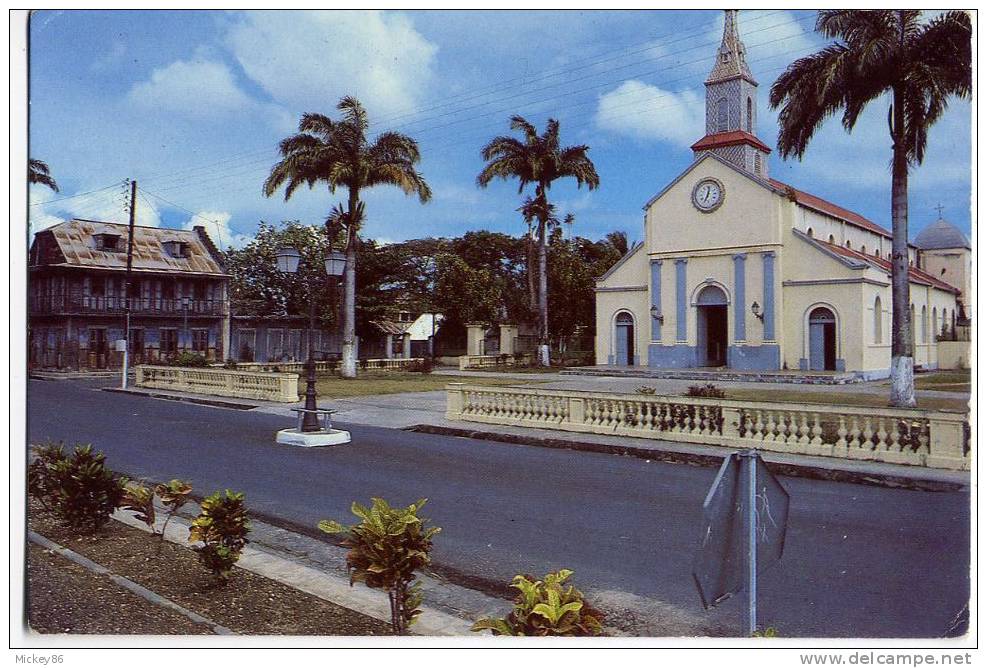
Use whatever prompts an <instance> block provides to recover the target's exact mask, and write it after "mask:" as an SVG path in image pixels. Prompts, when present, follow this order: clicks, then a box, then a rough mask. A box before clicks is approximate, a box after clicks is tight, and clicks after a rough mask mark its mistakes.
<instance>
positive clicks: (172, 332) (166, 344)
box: [161, 328, 178, 356]
mask: <svg viewBox="0 0 987 668" xmlns="http://www.w3.org/2000/svg"><path fill="white" fill-rule="evenodd" d="M177 352H178V330H177V329H165V328H162V329H161V354H162V355H163V356H170V355H174V354H175V353H177Z"/></svg>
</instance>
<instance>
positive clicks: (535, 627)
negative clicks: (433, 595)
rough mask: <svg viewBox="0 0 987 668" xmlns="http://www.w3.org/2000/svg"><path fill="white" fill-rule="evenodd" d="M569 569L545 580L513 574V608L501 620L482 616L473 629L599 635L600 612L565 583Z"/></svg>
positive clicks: (518, 633) (513, 633) (505, 633)
mask: <svg viewBox="0 0 987 668" xmlns="http://www.w3.org/2000/svg"><path fill="white" fill-rule="evenodd" d="M570 575H572V571H570V570H567V569H565V568H563V569H562V570H560V571H558V572H556V573H549V574H547V575H546V576H545V579H544V580H535V579H534V578H533V577H531V576H530V575H516V576H515V577H514V580H513V581H512V582H511V586H512V587H514V588H515V589H517V590H518V595H517V597H516V598H515V599H514V609H513V610H511V613H510V614H509V615H507V617H504V618H503V619H496V618H491V619H481V620H478V621H477V622H476V623H475V624H473V628H472V629H471V630H472V631H484V630H489V631H490V632H491V633H492V634H493V635H495V636H598V635H601V634H602V633H603V625H602V623H601V622H602V620H603V614H602V613H601V612H600V611H599V610H597V609H596V608H594V607H593V606H592V605H591V604H590V603H589V602H587V601H586V600H585V599H584V598H583V593H582V592H581V591H579V590H578V589H576V588H575V587H574V586H572V585H571V584H570V585H566V584H565V582H566V580H568V579H569V576H570Z"/></svg>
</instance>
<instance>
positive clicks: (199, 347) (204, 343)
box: [192, 329, 209, 355]
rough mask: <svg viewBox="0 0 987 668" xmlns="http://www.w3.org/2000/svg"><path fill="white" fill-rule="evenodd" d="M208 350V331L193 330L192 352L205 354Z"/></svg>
mask: <svg viewBox="0 0 987 668" xmlns="http://www.w3.org/2000/svg"><path fill="white" fill-rule="evenodd" d="M208 349H209V330H208V329H193V330H192V352H196V353H201V354H203V355H205V354H206V350H208Z"/></svg>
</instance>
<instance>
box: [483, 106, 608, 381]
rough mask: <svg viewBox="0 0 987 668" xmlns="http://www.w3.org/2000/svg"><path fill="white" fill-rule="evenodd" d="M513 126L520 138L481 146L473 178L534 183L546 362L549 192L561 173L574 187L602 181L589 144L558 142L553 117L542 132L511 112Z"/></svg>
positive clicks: (544, 358) (543, 360)
mask: <svg viewBox="0 0 987 668" xmlns="http://www.w3.org/2000/svg"><path fill="white" fill-rule="evenodd" d="M511 129H512V130H516V131H520V132H521V134H522V135H523V141H522V140H519V139H517V138H516V137H509V136H499V137H494V138H493V139H491V140H490V142H489V143H488V144H487V145H486V146H484V147H483V150H482V151H481V155H482V156H483V159H484V160H485V161H486V163H487V164H486V166H485V167H484V168H483V170H482V171H481V172H480V174H479V175H478V176H477V177H476V182H477V185H479V186H480V187H481V188H485V187H486V186H487V185H489V183H490V182H491V181H492V180H493V179H495V178H499V179H503V180H507V179H517V180H518V183H519V186H518V192H519V193H523V192H524V189H525V188H526V187H527V186H528V185H529V184H534V186H535V196H534V200H535V203H534V204H533V205H532V213H533V214H534V216H535V218H536V220H537V221H538V229H537V237H538V266H539V271H538V330H539V350H538V361H539V364H541V365H543V366H548V364H549V356H548V260H547V241H548V239H547V236H548V224H549V213H550V209H549V206H550V204H549V201H548V191H549V189H550V188H551V187H552V183H554V182H555V181H557V180H559V179H562V178H574V179H576V184H577V186H579V187H582V186H583V184H586V186H587V187H588V188H589V189H590V190H593V189H595V188H597V187H598V186H599V185H600V177H599V175H597V173H596V167H595V166H594V165H593V161H592V160H590V159H589V156H588V155H587V152H588V151H589V146H586V145H585V144H580V145H577V146H567V147H565V148H562V147H561V146H560V141H559V122H558V121H557V120H555V119H554V118H550V119H549V120H548V123H547V125H546V127H545V132H544V133H542V134H541V135H539V134H538V131H537V130H536V129H535V126H534V125H532V124H531V123H529V122H528V121H527V120H525V119H524V118H523V117H521V116H512V117H511Z"/></svg>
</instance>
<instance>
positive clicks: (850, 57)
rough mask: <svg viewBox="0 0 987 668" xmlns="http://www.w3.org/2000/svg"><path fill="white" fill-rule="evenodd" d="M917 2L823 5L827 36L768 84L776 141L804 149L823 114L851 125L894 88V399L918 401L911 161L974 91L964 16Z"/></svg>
mask: <svg viewBox="0 0 987 668" xmlns="http://www.w3.org/2000/svg"><path fill="white" fill-rule="evenodd" d="M919 19H920V12H918V11H914V10H867V11H855V10H828V11H821V12H819V15H818V17H817V19H816V31H817V32H820V33H822V34H823V35H825V36H826V37H828V38H830V39H834V40H836V41H834V42H833V43H832V44H830V45H829V46H827V47H826V48H824V49H822V50H821V51H818V52H817V53H814V54H812V55H810V56H806V57H805V58H801V59H799V60H797V61H795V62H794V63H792V64H791V65H790V66H789V67H788V69H787V70H786V71H785V72H784V73H783V74H782V75H781V76H780V77H779V78H778V80H777V81H775V83H774V85H773V86H772V87H771V106H772V107H773V108H778V107H781V112H780V114H779V116H778V123H779V125H780V126H781V130H780V132H779V133H778V149H779V151H780V152H781V155H782V157H788V156H792V155H794V156H796V157H798V158H801V157H802V155H803V154H804V153H805V150H806V147H807V146H808V144H809V140H810V139H811V138H812V135H813V134H814V133H815V131H816V130H818V129H819V127H820V126H821V125H822V124H823V122H824V121H825V120H826V119H827V118H828V117H829V116H830V115H831V114H835V113H836V112H838V111H842V112H843V127H844V128H845V129H846V130H847V131H848V132H849V131H850V130H852V129H853V126H854V125H855V124H856V122H857V119H858V118H859V117H860V113H861V112H862V111H863V109H864V107H866V106H867V104H868V103H869V102H872V101H874V100H878V99H880V98H884V96H885V95H887V94H889V93H890V96H891V100H890V107H889V109H888V130H889V132H890V134H891V146H892V158H891V236H892V241H891V250H892V255H893V259H892V265H891V301H892V311H891V314H892V319H891V405H893V406H914V405H915V383H914V375H913V365H914V360H913V359H912V352H911V341H912V337H913V331H912V327H913V323H912V322H911V318H910V316H909V294H908V292H909V285H908V170H909V168H910V167H912V166H917V165H919V164H921V163H922V160H923V158H924V157H925V147H926V140H927V138H928V132H929V128H930V127H932V125H933V124H934V123H935V122H936V121H937V120H939V118H940V117H941V116H942V114H943V112H944V111H945V110H946V106H947V104H948V102H949V98H950V97H953V96H956V97H960V98H968V97H970V89H971V46H970V43H971V39H972V35H973V30H972V28H971V25H970V17H969V15H967V14H966V13H964V12H959V11H950V12H946V13H944V14H941V15H940V16H937V17H935V18H933V19H932V20H931V21H929V22H927V23H925V24H922V23H920V22H919Z"/></svg>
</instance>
